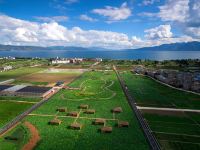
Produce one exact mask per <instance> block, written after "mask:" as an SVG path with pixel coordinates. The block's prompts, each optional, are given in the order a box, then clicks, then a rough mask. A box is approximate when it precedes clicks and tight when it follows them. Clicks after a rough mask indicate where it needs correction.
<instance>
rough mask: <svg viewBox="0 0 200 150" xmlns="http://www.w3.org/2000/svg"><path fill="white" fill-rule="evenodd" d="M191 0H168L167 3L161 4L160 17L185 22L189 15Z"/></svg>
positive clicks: (164, 19)
mask: <svg viewBox="0 0 200 150" xmlns="http://www.w3.org/2000/svg"><path fill="white" fill-rule="evenodd" d="M188 4H189V0H167V2H166V4H165V5H163V6H160V7H159V9H160V12H159V13H158V17H160V18H161V19H162V20H163V21H179V22H184V21H185V20H186V19H187V17H188V11H189V5H188Z"/></svg>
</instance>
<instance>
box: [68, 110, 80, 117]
mask: <svg viewBox="0 0 200 150" xmlns="http://www.w3.org/2000/svg"><path fill="white" fill-rule="evenodd" d="M67 115H68V116H72V117H77V116H78V112H76V111H72V112H69V113H68V114H67Z"/></svg>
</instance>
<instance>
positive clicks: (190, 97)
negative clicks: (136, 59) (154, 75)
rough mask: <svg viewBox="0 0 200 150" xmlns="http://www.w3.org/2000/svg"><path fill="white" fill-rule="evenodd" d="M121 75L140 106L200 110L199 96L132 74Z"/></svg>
mask: <svg viewBox="0 0 200 150" xmlns="http://www.w3.org/2000/svg"><path fill="white" fill-rule="evenodd" d="M121 75H122V77H123V78H124V80H125V82H126V84H127V86H128V87H129V90H130V91H131V94H132V95H133V96H134V97H135V99H136V102H137V105H139V106H149V107H173V108H188V109H200V96H199V95H195V94H191V93H186V92H182V91H179V90H175V89H172V88H170V87H167V86H165V85H162V84H160V83H157V82H155V81H154V80H152V79H150V78H148V77H145V76H140V75H133V74H132V73H131V72H122V73H121Z"/></svg>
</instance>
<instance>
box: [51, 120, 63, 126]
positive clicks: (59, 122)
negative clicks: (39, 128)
mask: <svg viewBox="0 0 200 150" xmlns="http://www.w3.org/2000/svg"><path fill="white" fill-rule="evenodd" d="M61 123H62V121H61V120H59V119H53V120H51V121H49V124H50V125H60V124H61Z"/></svg>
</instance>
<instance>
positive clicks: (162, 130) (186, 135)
mask: <svg viewBox="0 0 200 150" xmlns="http://www.w3.org/2000/svg"><path fill="white" fill-rule="evenodd" d="M144 117H145V118H146V120H147V122H148V124H149V125H150V128H151V129H152V130H153V132H154V134H155V135H156V138H157V139H158V141H159V142H160V144H161V146H162V147H163V148H164V149H174V150H179V149H180V150H184V149H185V150H197V149H200V136H199V135H200V124H199V123H200V122H199V121H200V114H198V113H196V114H195V113H187V114H185V115H183V116H169V115H158V114H147V113H144Z"/></svg>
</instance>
